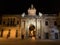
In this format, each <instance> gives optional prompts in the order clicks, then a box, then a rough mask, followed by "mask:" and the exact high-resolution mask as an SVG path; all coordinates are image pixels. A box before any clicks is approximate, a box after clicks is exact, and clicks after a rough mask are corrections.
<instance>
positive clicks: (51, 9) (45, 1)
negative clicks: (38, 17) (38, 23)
mask: <svg viewBox="0 0 60 45" xmlns="http://www.w3.org/2000/svg"><path fill="white" fill-rule="evenodd" d="M31 4H33V5H34V6H35V8H36V9H37V12H42V13H57V12H59V10H60V2H59V1H57V0H54V1H52V0H15V1H13V0H0V14H21V13H23V12H27V9H28V8H29V7H30V5H31Z"/></svg>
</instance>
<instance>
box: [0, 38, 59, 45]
mask: <svg viewBox="0 0 60 45" xmlns="http://www.w3.org/2000/svg"><path fill="white" fill-rule="evenodd" d="M0 45H60V40H31V39H29V40H20V39H0Z"/></svg>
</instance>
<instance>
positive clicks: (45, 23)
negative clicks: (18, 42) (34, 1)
mask: <svg viewBox="0 0 60 45" xmlns="http://www.w3.org/2000/svg"><path fill="white" fill-rule="evenodd" d="M56 18H57V16H56V14H42V13H39V15H37V14H36V9H35V8H34V7H33V5H32V6H31V8H29V9H28V14H25V13H23V14H20V15H2V18H1V20H2V21H1V22H2V23H1V25H0V37H2V38H9V39H11V38H13V39H15V38H17V39H18V38H19V39H21V38H22V35H23V36H24V39H29V38H30V37H35V39H55V38H54V34H55V33H57V34H58V37H57V38H59V30H58V29H57V26H56V25H57V23H56ZM31 25H33V27H34V28H33V27H31V29H30V26H31ZM52 28H53V30H52ZM55 28H56V30H57V31H54V29H55ZM33 32H34V33H33Z"/></svg>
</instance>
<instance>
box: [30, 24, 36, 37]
mask: <svg viewBox="0 0 60 45" xmlns="http://www.w3.org/2000/svg"><path fill="white" fill-rule="evenodd" d="M33 37H34V38H35V37H36V35H35V26H34V25H33V24H30V26H29V38H33Z"/></svg>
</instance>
